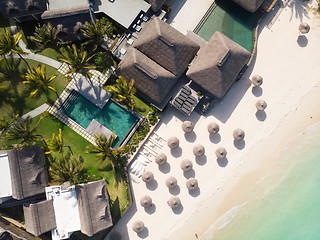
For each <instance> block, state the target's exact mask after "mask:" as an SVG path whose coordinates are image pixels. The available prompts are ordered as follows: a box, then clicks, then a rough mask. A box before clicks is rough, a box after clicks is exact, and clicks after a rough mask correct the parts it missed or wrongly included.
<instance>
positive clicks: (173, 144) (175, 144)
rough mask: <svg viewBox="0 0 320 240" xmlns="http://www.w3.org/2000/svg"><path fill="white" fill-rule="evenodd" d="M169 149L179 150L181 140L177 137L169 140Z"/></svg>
mask: <svg viewBox="0 0 320 240" xmlns="http://www.w3.org/2000/svg"><path fill="white" fill-rule="evenodd" d="M167 144H168V146H169V148H172V149H174V148H177V147H179V139H178V138H177V137H171V138H169V139H168V142H167Z"/></svg>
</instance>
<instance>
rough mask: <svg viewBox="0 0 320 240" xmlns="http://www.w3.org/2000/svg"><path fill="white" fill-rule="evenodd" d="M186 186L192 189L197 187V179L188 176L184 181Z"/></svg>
mask: <svg viewBox="0 0 320 240" xmlns="http://www.w3.org/2000/svg"><path fill="white" fill-rule="evenodd" d="M186 186H187V188H188V189H190V190H194V189H196V188H197V187H198V180H197V179H195V178H190V179H188V181H187V182H186Z"/></svg>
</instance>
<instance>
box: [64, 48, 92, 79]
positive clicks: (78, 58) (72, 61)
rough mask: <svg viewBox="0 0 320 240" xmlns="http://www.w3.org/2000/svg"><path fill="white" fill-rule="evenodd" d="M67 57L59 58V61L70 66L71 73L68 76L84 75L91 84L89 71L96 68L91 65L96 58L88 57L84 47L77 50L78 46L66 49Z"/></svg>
mask: <svg viewBox="0 0 320 240" xmlns="http://www.w3.org/2000/svg"><path fill="white" fill-rule="evenodd" d="M66 53H67V56H63V57H61V58H59V61H61V62H63V63H66V64H68V66H69V71H68V72H67V73H68V74H72V75H73V74H75V73H80V74H82V75H83V76H84V77H85V78H86V79H87V80H88V82H89V83H90V84H92V83H91V80H90V75H89V70H91V69H94V68H95V66H94V65H91V64H90V63H89V61H90V59H91V58H92V57H93V56H94V55H91V56H88V52H87V51H85V50H84V47H83V46H81V48H80V49H79V48H77V47H76V45H74V44H72V46H71V47H70V46H67V47H66Z"/></svg>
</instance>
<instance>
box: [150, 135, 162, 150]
mask: <svg viewBox="0 0 320 240" xmlns="http://www.w3.org/2000/svg"><path fill="white" fill-rule="evenodd" d="M158 140H161V139H158ZM149 141H150V142H152V143H153V144H155V145H157V146H158V147H159V148H162V145H161V144H160V143H159V141H157V140H156V139H154V138H153V137H150V138H149Z"/></svg>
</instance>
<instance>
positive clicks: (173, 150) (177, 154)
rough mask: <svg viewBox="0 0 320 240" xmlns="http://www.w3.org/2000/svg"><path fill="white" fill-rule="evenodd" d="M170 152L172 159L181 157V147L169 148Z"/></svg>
mask: <svg viewBox="0 0 320 240" xmlns="http://www.w3.org/2000/svg"><path fill="white" fill-rule="evenodd" d="M170 152H171V155H172V156H173V157H175V158H178V157H181V155H182V148H181V147H177V148H171V149H170Z"/></svg>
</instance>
